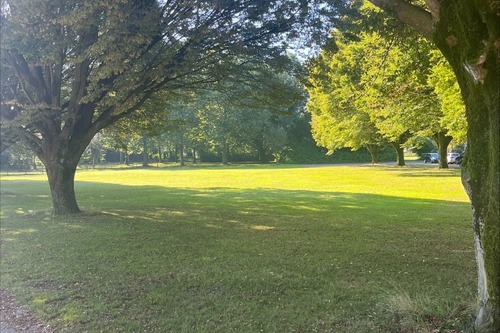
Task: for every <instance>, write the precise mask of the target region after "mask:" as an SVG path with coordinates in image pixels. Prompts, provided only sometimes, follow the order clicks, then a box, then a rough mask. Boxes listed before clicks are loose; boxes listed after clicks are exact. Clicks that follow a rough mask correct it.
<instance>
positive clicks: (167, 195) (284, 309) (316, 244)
mask: <svg viewBox="0 0 500 333" xmlns="http://www.w3.org/2000/svg"><path fill="white" fill-rule="evenodd" d="M76 191H77V197H78V200H79V203H80V206H81V208H82V209H83V210H84V211H85V212H84V213H83V214H81V215H78V216H73V217H64V218H54V217H52V216H51V215H50V197H49V191H48V185H47V183H46V178H45V177H44V176H43V175H41V174H39V175H24V174H9V175H5V174H3V175H2V176H1V194H2V196H1V241H2V246H1V280H0V287H1V288H5V289H8V290H10V291H12V292H14V293H15V294H16V297H17V298H18V300H19V301H20V302H21V303H23V304H27V305H28V306H29V307H30V308H31V309H33V311H35V313H36V314H37V315H38V316H39V317H40V318H41V319H42V320H43V321H45V322H48V323H50V324H51V325H52V326H54V327H56V328H57V330H58V331H59V332H460V331H466V330H467V327H468V325H469V324H470V316H471V313H472V312H473V310H472V308H473V307H474V299H475V292H476V287H475V285H476V281H475V279H476V275H475V263H474V255H473V247H472V231H471V222H470V220H471V213H470V207H469V204H468V202H467V197H466V195H465V193H464V191H463V189H462V186H461V184H460V176H459V170H457V169H453V170H438V169H436V168H434V167H428V166H425V167H424V166H414V167H404V168H397V167H392V166H329V167H304V166H232V167H214V168H164V169H156V168H153V169H134V170H127V169H120V170H106V171H79V172H78V174H77V185H76ZM433 330H434V331H433Z"/></svg>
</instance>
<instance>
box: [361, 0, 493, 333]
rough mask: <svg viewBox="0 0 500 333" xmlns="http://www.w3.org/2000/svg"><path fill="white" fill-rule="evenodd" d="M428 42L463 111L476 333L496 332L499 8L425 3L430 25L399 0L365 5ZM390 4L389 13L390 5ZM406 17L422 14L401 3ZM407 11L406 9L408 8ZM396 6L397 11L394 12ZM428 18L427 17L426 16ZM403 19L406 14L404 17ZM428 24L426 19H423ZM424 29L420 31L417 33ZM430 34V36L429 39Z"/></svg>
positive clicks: (482, 0) (449, 0)
mask: <svg viewBox="0 0 500 333" xmlns="http://www.w3.org/2000/svg"><path fill="white" fill-rule="evenodd" d="M370 1H371V2H372V3H374V4H375V5H377V6H379V7H381V8H383V9H385V10H387V11H389V12H390V13H391V14H393V15H394V16H395V17H397V18H399V19H400V20H401V21H403V22H405V23H408V24H410V25H412V26H413V27H415V28H416V29H417V30H418V31H419V32H420V33H422V34H423V35H424V36H426V37H427V38H429V39H430V40H432V41H433V42H434V43H435V44H436V45H437V47H438V48H439V49H440V50H441V52H442V53H443V54H444V56H445V57H446V58H447V60H448V62H449V63H450V65H451V67H452V68H453V70H454V72H455V74H456V76H457V80H458V83H459V85H460V89H461V92H462V96H463V98H464V102H465V106H466V116H467V122H468V134H467V151H466V154H465V159H464V162H463V164H462V182H463V184H464V187H465V189H466V192H467V193H468V195H469V197H470V201H471V206H472V215H473V219H472V224H473V231H474V245H475V246H474V247H475V254H476V263H477V270H478V298H479V307H478V311H477V316H476V322H475V331H476V333H498V332H500V181H499V178H500V156H499V154H500V145H499V142H500V98H499V95H500V89H499V88H500V55H499V54H500V25H499V24H498V17H499V16H500V6H499V4H498V1H495V0H461V1H457V0H442V1H439V2H437V1H427V2H428V3H431V4H432V5H431V6H429V8H430V9H431V11H432V15H431V17H432V21H433V22H428V23H425V22H424V21H425V20H428V19H425V15H423V16H422V17H423V18H422V20H420V23H419V24H413V23H412V22H411V21H410V20H408V19H405V17H404V16H402V15H400V14H398V12H399V13H400V12H401V10H400V9H401V8H403V7H402V6H399V7H398V5H399V4H400V3H401V2H406V1H403V0H370ZM391 4H392V8H391V6H390V5H391ZM405 6H406V7H404V8H410V9H409V10H407V13H411V12H413V13H416V12H418V11H421V10H422V9H421V8H420V9H417V6H415V5H411V4H410V3H409V2H406V5H405ZM408 6H409V7H408ZM394 7H398V11H395V10H394ZM430 14H431V13H429V15H430ZM407 16H408V15H406V17H407ZM428 21H430V19H429V20H428ZM422 25H424V26H425V28H421V26H422ZM429 29H432V34H431V36H430V37H429Z"/></svg>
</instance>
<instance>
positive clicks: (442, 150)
mask: <svg viewBox="0 0 500 333" xmlns="http://www.w3.org/2000/svg"><path fill="white" fill-rule="evenodd" d="M434 139H435V140H436V143H437V145H438V153H439V168H440V169H448V156H447V155H448V146H449V145H450V142H451V140H452V139H453V138H452V137H451V136H448V135H446V133H445V132H439V133H436V135H435V136H434Z"/></svg>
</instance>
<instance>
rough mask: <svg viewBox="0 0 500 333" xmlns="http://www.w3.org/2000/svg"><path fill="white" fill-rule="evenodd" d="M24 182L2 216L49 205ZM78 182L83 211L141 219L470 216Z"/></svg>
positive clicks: (269, 192)
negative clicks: (24, 184) (25, 185)
mask: <svg viewBox="0 0 500 333" xmlns="http://www.w3.org/2000/svg"><path fill="white" fill-rule="evenodd" d="M415 176H418V175H415ZM432 176H434V174H432ZM443 176H444V175H443ZM22 183H23V182H22V181H16V182H12V184H7V183H6V184H5V185H11V186H12V187H11V186H5V187H7V188H6V189H5V190H4V189H2V217H4V218H8V217H14V216H19V215H22V214H23V212H30V214H31V215H33V214H34V213H36V212H37V211H42V212H47V209H49V208H50V196H49V195H48V194H44V191H46V185H45V184H42V183H40V185H39V186H40V187H39V186H38V184H37V183H33V184H35V185H34V186H35V187H36V188H26V187H24V186H23V187H22V189H21V191H16V186H17V185H18V184H22ZM76 187H77V194H78V200H79V203H80V206H81V208H82V210H83V211H84V212H87V213H98V212H101V213H105V214H108V215H109V216H113V217H115V218H123V219H126V220H130V219H137V220H138V221H139V220H145V221H151V222H172V221H180V220H183V221H188V222H190V223H196V222H200V221H203V222H207V221H210V223H222V224H224V223H226V222H227V221H239V220H244V221H250V220H251V219H252V218H257V219H258V220H267V221H269V223H270V224H273V223H279V224H281V225H286V224H287V223H290V222H292V221H295V222H300V223H302V224H306V223H308V222H312V221H316V220H324V219H331V220H345V221H354V223H359V224H370V223H381V224H385V225H404V224H408V223H410V222H411V223H413V224H417V225H418V224H420V223H422V222H425V223H427V222H434V223H449V222H450V221H449V220H450V219H451V220H460V221H464V220H465V221H468V220H469V219H470V211H469V205H468V204H467V203H463V202H453V201H443V200H429V199H414V198H403V197H392V196H383V195H375V194H359V193H347V192H320V191H306V190H277V189H267V188H256V189H243V190H242V189H233V188H226V187H213V188H204V189H198V190H194V189H187V188H165V187H161V186H126V185H117V184H103V183H93V182H78V183H77V185H76ZM44 206H46V207H45V208H43V207H44ZM457 212H459V213H458V214H457ZM181 217H182V218H181ZM75 218H78V215H77V216H75Z"/></svg>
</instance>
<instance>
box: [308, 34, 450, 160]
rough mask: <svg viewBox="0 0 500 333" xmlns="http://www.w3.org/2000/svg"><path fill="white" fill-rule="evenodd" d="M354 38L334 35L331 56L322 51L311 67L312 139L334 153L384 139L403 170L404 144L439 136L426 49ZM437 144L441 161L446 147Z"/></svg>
mask: <svg viewBox="0 0 500 333" xmlns="http://www.w3.org/2000/svg"><path fill="white" fill-rule="evenodd" d="M356 37H357V38H356V39H355V40H352V39H347V38H346V37H345V36H344V34H341V33H340V32H336V33H335V34H334V35H333V38H334V39H335V44H336V48H335V51H334V52H329V51H328V50H326V51H324V52H323V53H322V55H321V56H320V57H319V58H318V59H317V60H316V61H315V64H314V66H313V68H312V70H311V79H310V84H311V87H310V89H309V93H310V96H311V102H310V103H309V105H308V106H309V109H310V110H312V111H313V122H312V124H313V133H314V135H315V138H316V139H317V141H318V142H322V140H323V142H322V143H323V144H324V145H325V144H326V146H327V147H328V144H330V145H332V144H333V143H335V145H337V148H338V147H344V146H351V147H353V146H355V147H356V148H357V147H359V145H360V143H362V142H363V140H366V142H369V140H373V139H375V140H378V141H379V142H380V141H381V140H382V139H384V140H386V141H388V142H390V143H391V145H392V146H393V147H394V149H395V151H396V153H397V157H398V165H404V154H403V145H405V144H407V142H408V140H410V139H413V138H414V137H415V136H417V135H423V134H426V135H435V134H436V133H439V132H442V131H443V129H442V128H441V126H440V124H439V117H440V116H441V112H440V110H441V109H440V100H439V99H438V98H437V96H436V94H435V93H434V92H433V88H432V87H431V86H429V85H428V83H427V76H428V73H429V61H427V62H426V61H423V60H424V59H426V58H427V59H428V58H429V56H428V54H429V45H428V43H427V42H425V41H418V42H413V43H409V44H408V43H405V42H406V40H404V39H403V38H400V39H396V38H394V37H393V36H389V37H390V39H388V38H385V37H384V36H382V35H381V34H379V33H376V32H358V33H357V36H356ZM413 59H420V62H419V63H415V61H414V60H413ZM318 73H320V74H319V75H318ZM325 136H326V137H325ZM379 137H380V138H379ZM325 139H326V142H324V140H325ZM440 143H441V145H440V148H441V150H444V155H443V156H445V155H446V148H447V144H444V143H443V142H442V141H440ZM370 150H371V149H370ZM441 162H442V163H443V167H447V166H448V165H447V163H446V160H443V159H441Z"/></svg>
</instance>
